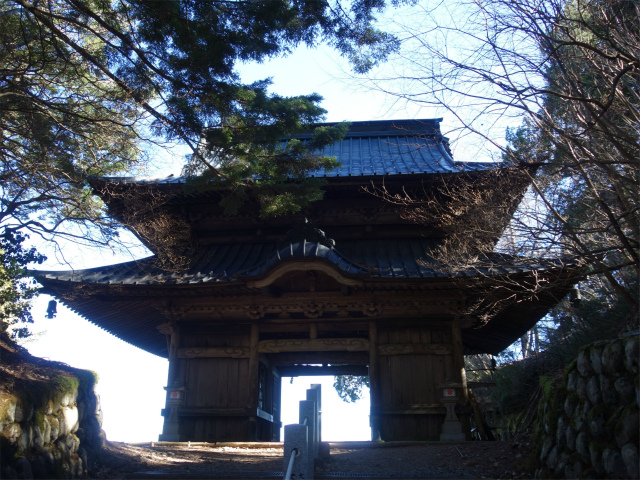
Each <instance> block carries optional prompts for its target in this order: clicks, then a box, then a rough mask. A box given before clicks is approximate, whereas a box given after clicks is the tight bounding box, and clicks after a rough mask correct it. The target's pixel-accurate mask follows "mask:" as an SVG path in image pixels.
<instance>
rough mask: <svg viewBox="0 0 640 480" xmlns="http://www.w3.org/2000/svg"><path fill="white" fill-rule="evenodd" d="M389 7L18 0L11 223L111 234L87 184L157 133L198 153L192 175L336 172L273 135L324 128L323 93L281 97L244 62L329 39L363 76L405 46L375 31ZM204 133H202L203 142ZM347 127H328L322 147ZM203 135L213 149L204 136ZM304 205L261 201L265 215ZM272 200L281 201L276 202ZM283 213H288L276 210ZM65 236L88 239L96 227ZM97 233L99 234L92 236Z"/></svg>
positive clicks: (0, 76) (8, 201) (6, 38)
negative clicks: (250, 78) (242, 73)
mask: <svg viewBox="0 0 640 480" xmlns="http://www.w3.org/2000/svg"><path fill="white" fill-rule="evenodd" d="M383 6H384V5H383V2H382V1H364V0H354V1H352V2H341V1H335V2H329V1H321V2H317V1H284V0H283V1H279V0H274V1H269V2H229V1H223V0H220V1H210V2H189V1H178V0H169V1H138V0H136V1H118V2H107V1H100V0H98V1H92V0H42V1H40V0H35V1H28V0H11V1H9V2H4V3H3V5H2V7H0V42H1V43H0V65H2V67H1V70H0V122H2V123H1V128H2V137H1V143H0V155H1V158H2V172H1V178H2V211H1V213H0V215H2V217H1V218H0V221H1V222H2V225H3V226H9V225H10V226H11V228H13V229H15V228H20V229H28V230H31V231H35V232H37V233H38V234H45V235H46V234H48V233H52V232H57V233H59V232H61V231H63V230H62V229H61V228H60V226H61V225H62V224H64V223H75V224H76V227H77V226H78V225H82V224H83V222H84V221H85V220H89V221H90V222H92V223H93V225H94V226H95V225H98V226H99V227H100V228H99V229H98V230H97V231H96V230H93V233H96V232H97V233H99V234H101V235H102V236H101V237H100V238H101V239H102V240H103V241H107V240H109V238H110V237H111V235H113V232H114V230H113V229H114V225H112V224H111V223H109V221H108V219H106V218H105V217H104V212H103V211H102V210H101V208H100V207H101V205H100V204H99V202H97V201H96V200H95V199H94V198H93V197H92V196H91V192H90V191H89V190H88V189H87V187H86V182H85V180H86V178H87V176H90V175H107V174H114V173H117V172H124V171H130V170H131V169H132V168H134V167H139V166H140V162H141V161H144V160H146V159H145V157H144V156H143V155H142V150H141V140H143V139H149V131H150V130H151V131H152V132H154V133H156V134H159V135H161V137H162V138H165V139H173V140H179V141H180V142H183V143H185V144H187V145H188V146H190V147H191V149H192V152H193V158H192V162H191V164H190V168H189V169H188V172H187V173H190V174H193V173H198V174H202V173H203V172H205V171H206V172H207V178H208V179H209V180H211V179H217V180H220V179H224V180H227V181H230V182H235V183H239V184H243V183H245V181H246V179H247V178H253V179H254V183H256V182H255V179H256V178H260V179H261V183H262V184H264V185H265V186H271V187H273V185H275V184H278V183H282V181H283V179H284V178H288V177H291V176H293V177H294V178H295V179H296V180H297V183H298V184H302V183H304V182H303V180H302V177H303V175H304V173H305V172H306V171H308V170H309V169H310V168H314V167H317V166H318V165H322V166H326V167H331V165H333V164H334V163H333V162H332V160H331V159H328V158H322V157H317V156H311V155H309V154H308V150H307V149H306V148H304V146H303V145H301V144H300V143H299V142H292V143H291V144H289V145H286V146H284V147H282V145H280V143H279V142H278V140H279V139H280V138H282V137H283V136H286V135H290V134H293V133H297V132H299V131H300V130H301V129H302V128H305V125H309V124H310V123H314V122H317V121H318V120H320V119H322V117H323V114H324V113H325V111H324V110H323V109H322V108H320V107H319V105H318V104H319V102H320V100H321V97H320V96H318V95H317V94H310V95H308V96H300V97H295V98H283V97H280V96H277V95H271V94H269V93H268V91H267V88H268V85H269V82H268V81H266V80H265V81H263V82H258V83H255V84H252V85H244V84H243V83H242V82H241V79H240V78H239V77H238V75H237V73H236V71H235V68H234V67H235V66H236V64H237V63H238V62H242V61H263V60H265V59H268V58H270V57H273V56H276V55H283V54H286V53H287V52H289V51H290V50H291V49H293V48H294V47H296V46H297V45H299V44H301V43H304V44H307V45H311V46H313V45H315V44H316V43H318V42H326V43H328V44H330V45H333V46H334V47H336V49H337V50H338V51H339V52H340V53H341V54H342V55H345V56H347V57H348V58H349V59H350V60H351V62H352V63H353V65H354V68H355V69H356V70H357V71H366V70H367V69H368V68H370V67H371V66H373V65H375V64H376V63H377V62H378V61H380V60H382V59H384V58H385V57H386V55H387V54H388V53H389V52H391V51H392V50H393V49H394V48H396V46H397V43H396V41H395V39H394V38H393V37H391V36H389V35H386V34H384V33H382V32H380V31H377V30H376V29H374V28H373V26H372V22H373V19H374V17H373V15H374V13H375V12H376V11H378V10H380V9H381V8H382V7H383ZM203 133H206V134H205V135H204V137H203ZM340 135H341V131H340V129H335V130H332V131H331V130H327V129H325V131H324V132H319V134H318V135H317V136H316V139H315V142H314V145H313V146H316V147H317V146H321V145H323V144H326V143H331V142H332V141H334V140H335V139H336V138H339V137H340ZM203 140H204V141H203ZM311 187H312V188H310V189H302V190H303V192H302V193H301V194H300V195H298V196H297V198H291V195H289V196H288V197H286V198H281V196H279V195H280V194H281V193H282V192H280V191H278V190H277V189H275V190H273V188H272V190H271V191H270V195H267V196H266V199H265V202H264V204H265V213H270V214H275V213H278V212H279V211H281V210H287V209H295V208H297V207H296V205H295V204H296V201H298V202H300V201H302V200H303V198H304V196H305V194H310V196H311V197H313V196H314V195H315V196H317V195H318V191H317V185H311ZM269 201H271V202H272V204H271V205H269V203H268V202H269ZM274 205H280V206H281V208H277V207H274ZM64 232H65V233H66V234H71V235H75V236H76V238H77V239H86V238H87V231H82V230H78V229H77V228H76V229H74V228H67V229H66V230H64ZM94 238H95V237H94Z"/></svg>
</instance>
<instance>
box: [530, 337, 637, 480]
mask: <svg viewBox="0 0 640 480" xmlns="http://www.w3.org/2000/svg"><path fill="white" fill-rule="evenodd" d="M639 350H640V337H639V336H638V335H637V334H635V335H633V336H628V337H626V338H620V339H617V340H613V341H609V342H598V343H595V344H592V345H589V346H587V347H584V348H583V349H582V350H581V351H580V354H579V355H578V358H577V359H576V360H575V361H574V362H573V363H572V364H571V365H569V367H568V369H567V371H566V374H565V375H564V377H563V378H561V379H556V380H555V381H550V380H548V379H546V380H545V379H544V378H543V379H542V385H543V387H544V398H543V400H542V401H541V402H540V405H539V415H538V426H537V431H536V439H537V442H536V443H537V445H538V447H537V451H536V452H535V454H536V463H538V462H537V460H539V467H538V468H537V470H536V472H535V477H536V478H634V479H637V478H640V472H639V471H638V428H639V425H638V411H639V407H640V386H639V383H638V382H639V380H638V371H639V368H638V357H639V354H640V352H639Z"/></svg>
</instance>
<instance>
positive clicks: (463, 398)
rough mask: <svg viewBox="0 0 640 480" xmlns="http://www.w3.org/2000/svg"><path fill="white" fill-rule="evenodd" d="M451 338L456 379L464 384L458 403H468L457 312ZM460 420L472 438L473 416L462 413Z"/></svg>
mask: <svg viewBox="0 0 640 480" xmlns="http://www.w3.org/2000/svg"><path fill="white" fill-rule="evenodd" d="M451 339H452V341H453V365H454V368H455V375H456V378H455V379H454V381H455V382H456V383H460V384H461V385H462V388H461V389H460V390H461V392H460V393H461V395H460V400H458V403H459V404H460V405H467V404H468V403H469V390H468V389H467V372H466V370H465V368H464V349H463V348H462V331H461V329H460V317H459V316H458V314H457V313H456V314H454V315H453V319H452V321H451ZM459 420H460V423H461V424H462V433H464V435H465V438H466V439H467V440H471V418H470V417H469V415H460V416H459Z"/></svg>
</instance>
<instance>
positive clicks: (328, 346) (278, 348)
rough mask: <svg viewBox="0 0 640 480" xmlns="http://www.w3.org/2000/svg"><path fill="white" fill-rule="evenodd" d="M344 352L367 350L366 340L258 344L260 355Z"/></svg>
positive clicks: (303, 340) (284, 340) (289, 341)
mask: <svg viewBox="0 0 640 480" xmlns="http://www.w3.org/2000/svg"><path fill="white" fill-rule="evenodd" d="M341 350H345V351H347V352H358V351H366V350H369V340H367V339H366V338H314V339H302V338H300V339H298V338H296V339H280V340H262V341H260V342H258V351H259V352H260V353H280V352H313V351H318V352H327V351H329V352H331V351H333V352H335V351H341Z"/></svg>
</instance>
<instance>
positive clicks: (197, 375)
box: [32, 119, 570, 441]
mask: <svg viewBox="0 0 640 480" xmlns="http://www.w3.org/2000/svg"><path fill="white" fill-rule="evenodd" d="M302 137H304V136H302ZM302 137H301V138H302ZM306 138H310V135H307V137H306ZM302 139H303V140H304V138H302ZM323 153H325V154H327V155H335V156H337V158H338V160H339V161H340V162H341V166H340V167H338V168H336V169H334V170H332V171H328V172H327V171H323V172H314V173H312V174H311V176H313V177H317V178H320V179H322V180H323V181H325V182H326V184H325V187H324V188H325V197H324V198H323V199H322V200H321V201H318V202H315V203H313V204H311V205H310V206H309V207H307V208H306V209H305V210H304V211H303V212H299V213H295V214H291V215H288V216H283V217H278V218H274V219H269V220H268V221H266V220H264V219H262V218H260V215H259V208H258V204H257V203H256V202H255V201H253V202H252V201H247V203H246V204H245V205H244V206H243V207H242V209H241V210H240V211H239V212H238V213H237V214H236V215H227V214H226V213H225V212H224V209H223V208H222V207H221V206H220V201H221V199H223V198H224V196H225V191H224V188H218V189H216V188H212V189H210V190H206V191H203V192H195V193H194V192H193V191H189V189H186V188H185V182H184V179H181V178H178V177H174V178H168V179H165V180H161V181H160V180H159V181H139V180H133V181H132V180H131V179H94V180H92V182H93V183H92V185H93V187H94V189H95V191H96V193H98V194H99V195H101V196H102V198H103V199H104V201H105V202H106V203H107V204H108V206H109V211H110V213H111V214H112V216H113V217H114V218H117V219H122V220H123V222H125V224H127V225H128V226H130V227H131V228H132V229H133V230H134V231H138V230H137V229H136V225H137V223H136V222H142V223H141V225H142V227H143V228H142V230H140V231H146V232H152V234H149V235H147V236H142V237H141V240H142V241H143V242H144V243H145V244H146V245H147V246H148V247H149V248H150V249H151V250H152V251H154V252H165V253H166V252H167V251H170V252H173V253H172V254H171V255H169V257H171V258H173V257H175V258H181V257H182V255H183V253H184V252H188V254H187V255H186V260H187V261H186V263H185V264H184V265H182V266H181V268H177V267H176V268H175V269H173V270H171V269H166V268H165V265H166V263H167V262H166V258H165V257H166V255H165V257H162V258H161V256H160V254H157V255H154V256H151V257H148V258H146V259H141V260H136V261H133V262H127V263H123V264H119V265H112V266H107V267H99V268H94V269H88V270H83V271H66V272H32V274H33V275H34V276H35V277H36V278H37V279H38V281H39V282H40V283H41V284H42V285H43V286H44V292H45V293H50V294H52V295H55V296H56V297H57V298H59V299H60V300H61V301H63V302H64V303H66V304H67V305H68V306H70V307H71V308H72V309H74V310H75V311H77V312H78V313H80V314H82V315H84V316H85V317H86V318H88V319H90V320H91V321H92V322H94V323H96V324H98V325H99V326H100V327H101V328H103V329H105V330H107V331H109V332H111V333H113V334H114V335H116V336H118V337H119V338H121V339H123V340H125V341H127V342H129V343H131V344H133V345H136V346H138V347H140V348H142V349H144V350H146V351H148V352H150V353H153V354H155V355H159V356H162V357H165V358H168V359H169V376H168V379H169V380H168V384H167V407H166V409H165V410H164V412H163V415H164V417H165V423H164V429H163V433H162V435H161V438H163V439H165V440H183V441H187V440H192V441H199V440H201V441H223V440H232V441H251V440H277V439H278V436H279V430H280V429H279V427H280V417H281V399H280V379H281V377H282V376H287V375H289V376H290V375H294V374H295V375H298V374H301V373H303V374H304V372H311V371H313V372H314V373H316V374H317V373H319V374H327V375H333V374H354V375H368V376H369V379H370V385H371V389H370V392H371V412H370V413H371V417H370V418H371V426H372V438H374V439H377V438H379V437H381V438H382V439H383V440H385V441H390V440H437V439H438V438H439V434H440V431H441V424H442V422H443V418H444V415H445V408H444V407H443V405H442V403H441V400H442V398H441V396H440V393H441V392H442V389H441V386H442V385H443V384H444V383H447V384H449V385H450V384H455V385H457V387H456V388H457V389H458V398H459V402H460V403H464V402H465V401H466V398H465V392H466V388H465V375H464V357H463V354H468V353H497V352H499V351H501V350H502V349H504V348H506V347H507V346H508V345H509V344H511V343H512V342H513V341H514V340H516V339H517V338H519V337H520V336H521V335H522V334H523V333H525V332H526V331H527V330H528V329H529V328H531V326H532V325H534V324H535V323H536V322H537V321H538V320H539V319H540V318H541V317H542V316H543V315H544V314H545V313H546V312H547V311H548V309H549V308H550V306H552V305H553V304H554V303H555V302H556V301H557V300H558V299H559V298H561V297H562V296H563V295H564V293H565V291H566V288H565V287H563V286H562V284H561V282H559V279H562V278H565V277H566V278H568V274H567V273H566V271H565V270H566V269H565V270H563V269H562V268H561V267H559V268H551V267H549V268H547V269H543V268H542V267H541V266H540V264H538V263H535V262H533V264H534V266H530V265H529V263H527V262H524V261H521V259H517V258H510V257H507V256H505V255H497V256H495V257H492V258H488V257H487V258H486V259H485V263H482V262H480V263H478V262H477V261H476V260H472V259H470V260H469V262H467V261H466V260H465V261H464V262H463V267H461V268H458V269H457V270H453V271H452V270H448V269H447V268H446V267H447V266H446V265H443V264H442V262H439V261H438V258H435V257H437V256H438V255H439V254H438V246H439V245H442V243H443V241H444V240H445V239H446V238H447V235H448V233H447V232H448V230H447V229H449V228H453V227H455V228H458V229H464V228H466V224H465V217H464V215H463V216H461V217H460V220H459V222H460V225H454V226H453V227H452V226H451V225H448V226H447V227H446V228H443V226H442V225H440V222H439V219H438V218H433V219H431V220H430V222H431V223H422V224H416V223H412V222H409V221H407V220H406V219H404V218H402V216H401V215H399V214H398V210H397V208H396V207H394V206H392V205H390V204H389V203H387V202H384V201H383V200H381V199H380V198H378V197H376V196H375V195H371V194H370V193H367V192H364V191H363V187H365V186H371V185H375V186H376V188H384V189H386V191H388V192H392V193H393V192H397V193H399V194H404V193H406V192H414V193H415V192H418V194H419V195H426V196H427V197H429V198H431V199H432V200H433V201H436V200H437V201H438V202H441V203H442V204H443V205H446V204H447V202H451V201H453V200H455V199H454V198H452V197H451V196H450V195H448V193H447V192H451V191H456V188H457V187H463V191H465V192H477V193H478V195H476V197H477V198H481V199H482V201H484V202H486V203H487V204H490V205H491V208H492V212H494V215H493V216H490V217H487V220H486V221H487V222H488V224H487V225H486V230H487V231H491V232H494V233H495V235H494V236H493V237H491V236H490V235H489V236H488V237H487V236H486V235H485V236H484V237H483V240H482V242H484V243H486V244H487V245H486V246H487V247H488V248H489V249H490V248H492V247H493V246H494V245H495V242H497V240H498V238H499V236H500V234H501V231H500V228H498V229H497V230H496V222H497V224H500V225H502V227H505V226H506V225H507V224H508V222H509V215H510V214H511V213H510V212H512V211H513V209H514V208H515V206H516V205H517V202H518V199H519V198H521V196H522V195H523V193H524V191H525V190H526V188H527V185H528V180H527V178H526V177H523V176H522V175H520V174H518V172H513V171H512V170H509V169H506V168H505V169H504V172H502V171H501V170H500V168H499V167H498V166H497V165H496V164H482V163H467V164H461V163H460V162H454V161H453V159H452V158H451V155H450V150H449V145H448V142H447V139H446V138H445V137H443V136H442V134H441V133H440V120H439V119H432V120H407V121H386V122H385V121H374V122H354V123H353V124H352V125H351V127H350V130H349V132H347V134H346V137H345V139H344V140H343V141H341V142H338V143H337V144H336V145H334V146H332V147H330V148H328V149H327V150H326V151H324V152H323ZM497 179H499V180H500V182H501V183H500V188H498V189H494V188H493V187H492V186H493V182H494V181H496V180H497ZM434 199H436V200H434ZM132 204H148V205H151V206H152V207H153V208H150V209H149V211H148V212H147V214H145V215H146V216H145V215H142V214H140V215H134V216H131V215H129V210H130V206H131V205H132ZM496 205H498V206H499V208H494V207H495V206H496ZM495 212H503V214H502V215H503V218H501V219H499V220H496V217H495ZM306 218H309V219H312V220H313V222H314V224H315V225H317V226H321V227H322V228H324V229H326V230H327V234H328V235H330V236H331V237H332V238H333V239H332V238H327V236H325V234H324V232H323V231H321V230H319V229H318V228H315V227H314V226H312V225H311V224H309V223H307V222H306ZM452 218H453V219H454V220H455V218H456V217H455V215H453V216H452ZM450 220H451V219H450ZM475 220H477V222H476V223H478V222H479V223H478V225H479V226H478V227H477V228H479V229H484V228H485V227H484V226H483V224H482V222H483V221H485V220H484V217H482V216H481V215H480V216H479V218H476V219H475ZM154 221H157V228H158V232H160V233H158V232H155V233H153V228H151V227H150V226H154V225H156V223H154ZM166 225H173V227H172V230H171V231H169V232H165V230H162V228H165V227H166ZM500 225H499V226H500ZM162 232H165V233H166V235H168V236H169V237H170V240H171V239H174V240H175V242H176V244H175V245H174V244H173V243H171V242H169V243H167V241H166V239H165V238H164V237H163V233H162ZM485 237H486V238H485ZM334 239H335V240H334ZM174 240H171V241H174ZM463 254H464V253H463ZM474 262H475V263H474ZM178 263H179V262H178ZM547 265H549V264H548V263H547ZM569 273H570V272H569ZM545 276H547V277H548V278H551V279H552V282H555V283H552V285H560V286H559V287H557V288H556V287H554V288H555V289H553V288H549V289H546V290H545V291H543V292H540V293H536V295H535V296H532V295H530V294H529V292H528V285H529V284H530V285H532V286H533V287H535V285H538V284H540V282H541V281H542V283H544V281H545V280H544V278H545ZM563 276H564V277H563ZM527 282H528V283H527ZM566 285H570V282H567V283H566ZM514 286H515V287H514ZM533 287H532V288H533ZM518 288H520V289H521V291H522V292H521V291H520V290H518ZM563 289H564V290H563ZM521 293H522V294H521ZM311 365H316V366H311ZM463 420H464V418H463ZM463 424H464V422H463ZM463 426H464V425H463ZM466 427H468V425H466ZM467 430H468V428H467Z"/></svg>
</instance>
